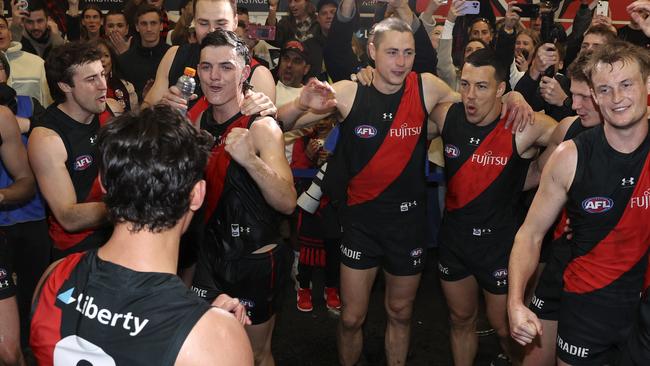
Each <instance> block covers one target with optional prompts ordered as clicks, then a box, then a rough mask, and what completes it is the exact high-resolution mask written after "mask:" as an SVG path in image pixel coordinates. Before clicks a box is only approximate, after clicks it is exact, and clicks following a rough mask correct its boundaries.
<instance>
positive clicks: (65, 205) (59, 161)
mask: <svg viewBox="0 0 650 366" xmlns="http://www.w3.org/2000/svg"><path fill="white" fill-rule="evenodd" d="M27 153H28V155H29V161H30V162H31V164H32V168H33V170H34V175H35V176H36V181H37V182H38V185H39V188H40V189H41V192H42V193H43V197H45V200H46V201H47V204H48V205H49V207H50V209H51V210H52V213H53V214H54V217H56V219H57V221H58V222H59V223H60V224H61V226H63V228H64V229H65V230H66V231H69V232H78V231H82V230H86V229H90V228H95V227H98V226H101V225H103V224H104V223H106V206H105V205H104V203H103V202H87V203H77V195H76V193H75V190H74V186H73V184H72V180H71V179H70V175H69V174H68V170H67V169H66V165H65V162H66V160H67V158H68V156H67V153H66V150H65V146H64V145H63V141H61V137H59V135H58V134H57V133H56V132H54V131H52V130H50V129H47V128H43V127H37V128H35V129H34V130H33V131H32V134H31V136H30V138H29V143H28V146H27Z"/></svg>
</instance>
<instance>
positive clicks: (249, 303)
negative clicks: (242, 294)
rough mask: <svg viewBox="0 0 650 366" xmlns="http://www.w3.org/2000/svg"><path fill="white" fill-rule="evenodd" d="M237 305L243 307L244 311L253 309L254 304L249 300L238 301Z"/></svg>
mask: <svg viewBox="0 0 650 366" xmlns="http://www.w3.org/2000/svg"><path fill="white" fill-rule="evenodd" d="M239 303H240V304H242V305H244V306H245V307H246V309H252V308H254V307H255V302H254V301H253V300H249V299H239Z"/></svg>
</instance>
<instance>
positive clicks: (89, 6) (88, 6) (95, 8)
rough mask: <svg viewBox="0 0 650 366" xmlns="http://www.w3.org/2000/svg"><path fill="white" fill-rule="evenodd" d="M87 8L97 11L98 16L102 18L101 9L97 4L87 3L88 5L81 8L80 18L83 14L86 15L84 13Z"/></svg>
mask: <svg viewBox="0 0 650 366" xmlns="http://www.w3.org/2000/svg"><path fill="white" fill-rule="evenodd" d="M89 10H94V11H96V12H98V13H99V17H100V18H102V19H103V18H104V13H102V9H100V8H99V7H98V6H97V5H93V4H88V5H86V6H84V8H83V10H81V19H83V17H84V15H86V13H87V12H88V11H89Z"/></svg>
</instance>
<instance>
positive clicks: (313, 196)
mask: <svg viewBox="0 0 650 366" xmlns="http://www.w3.org/2000/svg"><path fill="white" fill-rule="evenodd" d="M326 170H327V163H325V164H323V166H322V167H320V169H319V170H318V173H316V177H315V178H314V181H313V182H312V183H311V185H310V186H309V188H308V189H307V190H306V191H304V192H303V193H302V194H301V195H300V197H298V202H297V203H298V206H299V207H300V208H302V209H303V210H305V211H307V212H309V213H311V214H313V213H314V212H316V210H318V207H319V206H320V199H321V197H322V196H323V191H322V190H321V184H323V176H324V175H325V171H326Z"/></svg>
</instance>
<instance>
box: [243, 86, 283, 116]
mask: <svg viewBox="0 0 650 366" xmlns="http://www.w3.org/2000/svg"><path fill="white" fill-rule="evenodd" d="M241 113H242V114H245V115H247V116H252V115H254V114H259V115H260V116H262V117H264V116H271V117H274V118H275V115H276V114H277V113H278V109H277V108H276V107H275V104H273V101H271V98H269V97H268V96H267V95H266V94H264V93H261V92H254V91H252V90H247V91H246V94H245V96H244V102H243V103H242V106H241Z"/></svg>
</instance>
